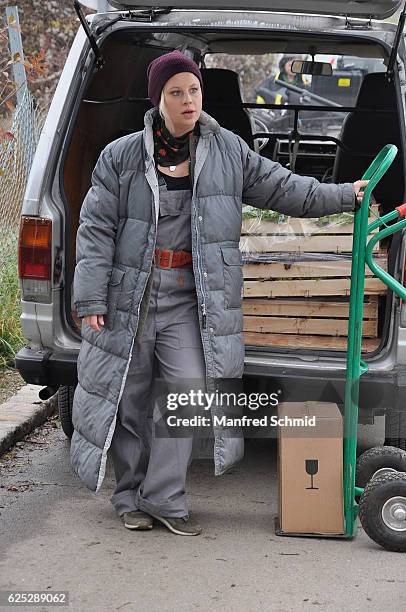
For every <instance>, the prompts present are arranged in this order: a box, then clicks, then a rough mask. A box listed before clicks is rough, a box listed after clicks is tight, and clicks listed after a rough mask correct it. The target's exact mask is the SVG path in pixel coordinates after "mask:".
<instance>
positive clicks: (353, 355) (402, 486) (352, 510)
mask: <svg viewBox="0 0 406 612" xmlns="http://www.w3.org/2000/svg"><path fill="white" fill-rule="evenodd" d="M396 154H397V147H396V146H395V145H390V144H388V145H386V146H385V147H383V149H382V150H381V151H380V152H379V153H378V155H377V156H376V158H375V159H374V160H373V162H372V163H371V165H370V166H369V168H368V170H367V171H366V172H365V174H364V176H363V177H362V179H363V180H369V183H368V185H367V187H365V188H363V198H362V204H361V206H360V208H359V209H358V210H356V212H355V218H354V236H353V247H352V266H351V293H350V308H349V324H348V344H347V370H346V380H345V396H344V529H345V534H344V537H346V538H353V537H354V530H355V526H356V519H357V516H359V519H360V522H361V525H362V527H363V528H364V531H365V532H366V533H367V534H368V536H369V537H370V538H371V539H372V540H374V541H375V542H377V543H378V544H380V545H381V546H383V547H384V548H385V549H387V550H391V551H398V552H406V452H405V451H402V450H401V449H398V448H396V447H393V446H382V447H376V448H372V449H369V450H367V451H366V452H365V453H363V454H362V455H361V456H360V457H359V458H358V461H357V458H356V451H357V427H358V403H359V383H360V378H361V376H362V375H363V374H365V373H366V372H367V371H368V364H367V363H365V362H364V361H363V360H362V359H361V341H362V317H363V306H364V285H365V264H367V265H368V267H369V268H370V269H371V271H372V272H373V273H374V275H375V276H377V277H378V278H380V279H381V280H382V281H383V282H384V283H385V284H386V285H387V286H388V287H389V288H390V289H391V290H392V291H394V292H395V293H396V294H397V295H398V296H399V297H400V298H402V299H403V300H406V288H405V287H403V285H401V284H400V283H399V282H398V281H397V280H395V279H394V278H393V277H392V276H391V275H390V274H388V273H387V272H386V271H385V270H383V269H382V268H381V267H379V266H378V265H377V264H376V263H375V262H374V260H373V257H372V251H373V248H374V246H375V244H376V243H377V242H378V240H382V239H383V238H386V237H387V236H390V235H391V234H394V233H395V232H397V231H399V230H402V229H403V228H405V227H406V219H401V220H400V221H397V222H396V223H393V224H391V225H387V223H389V222H392V221H395V220H396V219H398V218H400V217H406V204H402V205H401V206H398V207H397V208H396V209H395V210H394V211H392V212H390V213H388V214H386V215H384V216H382V217H379V218H376V219H375V220H374V221H372V222H371V223H370V224H369V225H368V211H369V202H370V196H371V192H372V191H373V189H374V188H375V186H376V185H377V183H378V182H379V181H380V179H381V178H382V176H383V175H384V174H385V172H386V171H387V170H388V168H389V166H390V165H391V164H392V162H393V160H394V159H395V157H396ZM381 226H384V229H380V230H379V231H378V232H376V233H374V235H373V236H372V238H370V240H369V241H368V235H369V234H371V232H373V231H374V230H376V229H377V228H379V227H381ZM356 485H357V486H356ZM357 499H358V503H357V501H356V500H357Z"/></svg>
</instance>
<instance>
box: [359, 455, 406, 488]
mask: <svg viewBox="0 0 406 612" xmlns="http://www.w3.org/2000/svg"><path fill="white" fill-rule="evenodd" d="M394 472H406V451H404V450H401V449H400V448H396V447H395V446H376V447H374V448H370V449H368V450H367V451H365V452H364V453H362V455H360V456H359V457H358V459H357V465H356V476H355V484H356V486H357V487H362V488H364V487H365V486H366V485H367V483H368V482H369V481H370V480H371V479H372V478H376V477H377V476H383V475H384V474H390V473H392V474H393V473H394Z"/></svg>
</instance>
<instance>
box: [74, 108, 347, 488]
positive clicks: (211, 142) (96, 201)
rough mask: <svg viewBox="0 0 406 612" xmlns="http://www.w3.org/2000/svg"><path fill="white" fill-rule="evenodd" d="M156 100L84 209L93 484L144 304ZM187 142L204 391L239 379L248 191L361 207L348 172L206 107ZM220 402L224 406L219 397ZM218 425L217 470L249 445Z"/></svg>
mask: <svg viewBox="0 0 406 612" xmlns="http://www.w3.org/2000/svg"><path fill="white" fill-rule="evenodd" d="M154 112H156V111H155V110H154V109H151V110H150V111H148V112H147V113H146V115H145V128H144V130H143V131H141V132H137V133H134V134H130V135H129V136H124V137H122V138H119V139H117V140H115V141H114V142H111V143H110V144H109V145H107V146H106V147H105V149H104V150H103V151H102V152H101V154H100V157H99V159H98V162H97V164H96V167H95V169H94V171H93V175H92V187H91V188H90V190H89V192H88V194H87V195H86V198H85V200H84V202H83V206H82V209H81V212H80V225H79V229H78V233H77V250H76V263H77V265H76V269H75V276H74V301H75V306H76V308H77V313H78V315H79V317H84V316H86V315H91V314H100V315H106V317H105V326H104V327H103V328H102V329H101V331H99V332H97V331H94V330H93V329H92V328H91V327H90V326H89V325H87V324H85V323H84V322H83V323H82V344H81V348H80V352H79V357H78V385H77V387H76V391H75V395H74V402H73V425H74V433H73V437H72V441H71V451H70V458H71V466H72V469H73V470H74V472H75V473H76V474H77V475H78V476H79V477H80V478H81V479H82V480H83V482H84V483H85V484H86V486H87V487H88V488H89V489H91V490H92V491H98V490H99V489H100V487H101V485H102V482H103V479H104V475H105V467H106V458H107V451H108V449H109V447H110V443H111V440H112V437H113V433H114V428H115V423H116V416H117V410H118V405H119V402H120V398H121V395H122V392H123V388H124V385H125V382H126V377H127V372H128V367H129V363H130V359H131V354H132V349H133V343H134V340H135V338H136V337H138V335H139V334H140V333H141V331H142V326H143V322H144V320H145V316H146V313H147V309H148V303H149V294H150V280H151V278H152V274H151V270H152V266H153V253H154V246H155V239H156V226H157V219H158V212H159V188H158V181H157V175H156V170H155V163H154V159H153V153H154V147H153V137H152V120H153V113H154ZM199 124H200V137H199V138H198V139H196V141H195V142H194V144H193V146H192V150H191V158H192V177H193V200H192V216H191V230H192V255H193V271H194V275H195V281H196V292H197V299H198V303H199V319H200V327H201V337H202V343H203V350H204V358H205V362H206V376H207V391H208V392H213V391H215V389H216V388H218V387H217V386H216V380H218V379H222V378H226V379H233V378H235V379H241V377H242V375H243V367H244V336H243V313H242V303H241V295H242V289H243V273H242V260H241V253H240V250H239V241H240V232H241V221H242V202H244V203H245V204H251V205H252V206H255V207H257V208H263V209H273V210H276V211H279V212H281V213H284V214H286V215H292V216H294V217H321V216H323V215H329V214H332V213H337V212H341V211H351V210H353V209H354V206H355V195H354V188H353V185H352V183H344V184H341V185H333V184H320V183H319V182H318V181H317V180H316V179H314V178H309V177H302V176H298V175H295V174H293V173H292V172H290V171H289V170H287V169H285V168H283V167H282V166H281V165H279V164H278V163H275V162H272V161H270V160H269V159H266V158H264V157H261V156H260V155H258V154H257V153H255V152H254V151H252V150H251V149H250V148H249V147H248V146H247V145H246V143H245V142H244V141H243V140H242V139H241V138H240V137H239V136H236V135H235V134H233V133H232V132H230V131H228V130H226V129H224V128H221V127H220V126H219V124H218V123H217V122H216V121H215V120H214V119H213V118H212V117H210V116H209V115H207V114H206V113H204V112H203V113H202V114H201V116H200V120H199ZM212 410H216V414H219V412H220V413H221V410H222V408H221V406H220V407H216V406H214V408H212ZM226 429H227V428H217V429H215V431H214V434H215V436H214V464H215V474H216V475H220V474H223V473H224V472H225V471H226V470H228V469H229V468H230V467H232V466H233V465H234V464H235V463H236V462H237V461H239V460H240V459H241V458H242V456H243V449H244V440H243V437H242V436H241V435H236V436H234V435H230V432H229V431H226Z"/></svg>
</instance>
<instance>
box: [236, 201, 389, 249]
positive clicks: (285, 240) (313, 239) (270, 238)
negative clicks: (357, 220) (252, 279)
mask: <svg viewBox="0 0 406 612" xmlns="http://www.w3.org/2000/svg"><path fill="white" fill-rule="evenodd" d="M258 214H259V217H258V219H255V218H254V219H245V220H244V221H243V222H242V227H241V242H240V248H241V251H242V252H243V253H244V252H250V253H275V252H278V253H286V252H290V253H293V252H295V253H351V251H352V238H353V233H354V223H353V217H352V215H348V217H346V216H342V218H340V219H339V220H337V222H335V223H334V222H331V223H326V224H324V225H319V224H318V223H317V221H316V220H315V219H307V218H306V219H297V218H293V217H288V220H287V221H284V222H281V223H277V222H275V221H267V220H266V219H264V220H261V219H260V213H258ZM370 215H371V221H372V220H373V218H375V215H376V216H378V206H377V205H374V206H373V207H372V213H370ZM347 218H348V222H345V221H346V220H347ZM377 231H378V229H376V230H374V232H373V233H376V232H377ZM379 249H380V247H379V243H377V244H376V245H375V247H374V249H373V252H374V253H375V252H376V253H377V252H379Z"/></svg>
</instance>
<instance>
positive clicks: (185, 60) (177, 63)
mask: <svg viewBox="0 0 406 612" xmlns="http://www.w3.org/2000/svg"><path fill="white" fill-rule="evenodd" d="M179 72H191V73H192V74H194V75H195V76H196V77H197V78H198V79H199V81H200V86H201V88H202V90H203V80H202V74H201V72H200V70H199V67H198V65H197V64H196V62H194V61H193V60H192V59H190V58H189V57H187V56H186V55H184V54H183V53H181V52H180V51H171V53H165V55H161V56H160V57H157V58H156V59H154V60H152V62H151V63H150V64H149V66H148V68H147V76H148V96H149V98H150V100H151V102H152V104H153V105H154V106H158V104H159V100H160V97H161V91H162V89H163V87H164V85H165V83H166V82H167V81H169V79H170V78H171V77H173V75H174V74H178V73H179Z"/></svg>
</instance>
